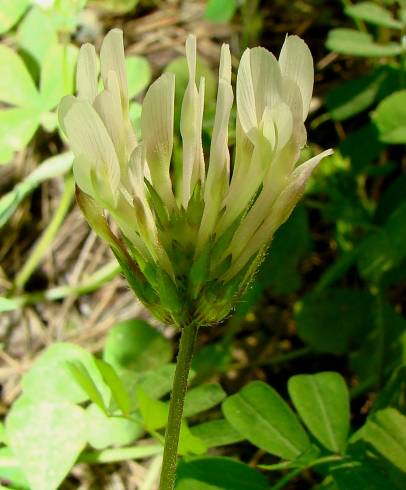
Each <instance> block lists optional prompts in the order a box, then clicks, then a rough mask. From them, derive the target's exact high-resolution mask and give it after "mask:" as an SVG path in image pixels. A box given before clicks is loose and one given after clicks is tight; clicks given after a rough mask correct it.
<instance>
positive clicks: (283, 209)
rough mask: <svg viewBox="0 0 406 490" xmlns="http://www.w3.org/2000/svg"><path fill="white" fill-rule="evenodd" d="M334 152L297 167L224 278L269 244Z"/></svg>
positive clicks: (320, 155) (326, 153) (323, 153)
mask: <svg viewBox="0 0 406 490" xmlns="http://www.w3.org/2000/svg"><path fill="white" fill-rule="evenodd" d="M332 153H333V152H332V150H331V149H330V150H326V151H323V152H322V153H320V154H319V155H317V156H315V157H313V158H311V159H310V160H308V161H307V162H305V163H303V164H302V165H300V166H299V167H297V168H296V170H295V171H294V172H293V173H292V175H291V177H290V179H289V182H288V184H287V185H286V187H285V189H284V190H283V191H282V192H281V193H280V195H279V196H278V198H277V199H276V201H275V203H274V205H273V206H272V208H271V211H270V213H269V215H268V218H267V219H266V220H265V221H264V222H263V223H262V225H261V226H260V227H259V228H258V229H257V231H256V232H255V233H254V234H253V235H252V236H251V238H250V239H249V240H248V242H246V245H245V247H244V249H243V250H242V251H241V253H240V254H239V256H237V255H235V256H233V258H234V260H235V261H234V262H233V264H232V266H231V267H230V269H229V270H228V271H227V273H226V274H225V277H224V279H230V278H231V277H233V276H234V275H235V274H237V273H238V272H239V271H240V270H241V269H242V268H243V267H244V265H245V264H246V263H247V262H248V260H249V259H250V258H251V257H252V256H253V255H255V254H256V253H258V252H259V251H260V250H261V249H262V247H265V246H267V245H269V243H270V242H271V240H272V237H273V235H274V233H275V231H276V230H277V229H278V228H279V227H280V226H281V225H282V224H283V223H284V222H285V221H286V220H287V219H288V218H289V216H290V214H291V213H292V211H293V209H294V207H295V206H296V204H297V202H298V201H299V199H300V198H301V197H302V195H303V192H304V189H305V185H306V182H307V180H308V179H309V177H310V175H311V174H312V172H313V170H314V169H315V168H316V167H317V165H318V164H319V163H320V161H321V160H322V159H323V158H324V157H326V156H328V155H331V154H332ZM246 238H248V237H246Z"/></svg>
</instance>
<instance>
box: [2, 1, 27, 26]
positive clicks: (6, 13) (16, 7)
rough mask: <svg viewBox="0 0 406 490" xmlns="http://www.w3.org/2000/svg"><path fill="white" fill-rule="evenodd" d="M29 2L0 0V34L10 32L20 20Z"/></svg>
mask: <svg viewBox="0 0 406 490" xmlns="http://www.w3.org/2000/svg"><path fill="white" fill-rule="evenodd" d="M29 4H30V0H12V1H10V0H0V34H4V33H5V32H7V31H8V30H10V29H11V28H12V27H13V26H14V25H15V24H16V23H17V22H18V20H19V19H20V18H21V16H22V15H23V14H24V12H25V11H26V10H27V7H28V6H29Z"/></svg>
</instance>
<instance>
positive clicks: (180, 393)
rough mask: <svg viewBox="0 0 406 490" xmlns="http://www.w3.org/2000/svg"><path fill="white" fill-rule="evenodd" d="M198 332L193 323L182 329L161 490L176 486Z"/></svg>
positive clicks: (166, 433) (170, 489)
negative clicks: (187, 390) (182, 424)
mask: <svg viewBox="0 0 406 490" xmlns="http://www.w3.org/2000/svg"><path fill="white" fill-rule="evenodd" d="M197 330H198V327H197V325H194V324H193V323H192V324H190V325H188V326H186V327H184V328H183V329H182V335H181V338H180V344H179V353H178V359H177V362H176V371H175V379H174V381H173V388H172V395H171V401H170V404H169V416H168V425H167V428H166V432H165V447H164V455H163V460H162V471H161V482H160V485H159V490H173V488H174V485H175V478H176V460H177V453H178V443H179V432H180V427H181V423H182V414H183V405H184V401H185V395H186V389H187V383H188V375H189V371H190V366H191V364H192V357H193V351H194V348H195V343H196V337H197Z"/></svg>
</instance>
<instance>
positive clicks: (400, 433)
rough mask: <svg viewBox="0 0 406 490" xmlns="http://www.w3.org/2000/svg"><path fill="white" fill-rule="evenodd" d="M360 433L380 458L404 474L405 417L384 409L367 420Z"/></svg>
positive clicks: (405, 449) (392, 409) (395, 411)
mask: <svg viewBox="0 0 406 490" xmlns="http://www.w3.org/2000/svg"><path fill="white" fill-rule="evenodd" d="M361 433H362V438H363V439H364V440H365V441H367V442H368V443H369V444H371V446H372V447H373V448H374V449H375V450H376V451H378V453H380V454H381V456H383V457H384V458H385V459H387V460H388V461H390V462H391V463H392V464H393V465H395V466H396V467H397V468H399V469H400V470H401V471H403V472H406V416H404V415H402V414H401V413H400V412H398V411H397V410H396V409H394V408H385V409H384V410H380V411H379V412H376V413H375V414H373V415H372V416H371V417H370V418H369V419H368V421H367V423H366V425H365V427H363V428H362V430H361Z"/></svg>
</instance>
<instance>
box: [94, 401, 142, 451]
mask: <svg viewBox="0 0 406 490" xmlns="http://www.w3.org/2000/svg"><path fill="white" fill-rule="evenodd" d="M142 433H143V427H142V425H141V424H140V423H138V422H136V421H134V420H133V419H127V418H124V417H119V416H111V417H107V416H106V415H105V414H104V413H103V412H102V410H100V408H99V407H98V406H97V405H95V404H91V405H89V406H88V407H87V409H86V434H87V435H86V439H87V441H88V443H89V444H90V445H91V446H93V447H94V448H95V449H104V448H106V447H109V446H127V445H128V444H131V443H133V442H134V441H135V440H136V439H138V437H139V436H140V435H141V434H142Z"/></svg>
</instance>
